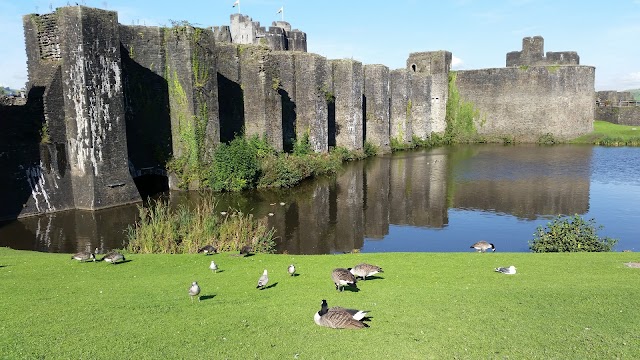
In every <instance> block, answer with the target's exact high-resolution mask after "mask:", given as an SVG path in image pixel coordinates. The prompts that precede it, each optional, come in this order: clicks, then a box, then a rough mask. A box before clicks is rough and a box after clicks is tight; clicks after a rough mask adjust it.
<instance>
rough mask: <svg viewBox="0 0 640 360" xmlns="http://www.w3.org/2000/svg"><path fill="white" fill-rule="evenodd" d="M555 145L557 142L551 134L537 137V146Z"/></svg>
mask: <svg viewBox="0 0 640 360" xmlns="http://www.w3.org/2000/svg"><path fill="white" fill-rule="evenodd" d="M557 143H558V140H556V139H555V138H554V137H553V134H551V133H546V134H544V135H540V137H538V145H553V144H557Z"/></svg>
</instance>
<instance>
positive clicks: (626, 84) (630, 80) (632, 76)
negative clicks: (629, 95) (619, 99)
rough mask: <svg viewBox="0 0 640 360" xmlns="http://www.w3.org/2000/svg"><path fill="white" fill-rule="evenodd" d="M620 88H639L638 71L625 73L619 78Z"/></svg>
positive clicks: (639, 73) (639, 75) (639, 78)
mask: <svg viewBox="0 0 640 360" xmlns="http://www.w3.org/2000/svg"><path fill="white" fill-rule="evenodd" d="M620 87H621V88H622V89H640V71H636V72H632V73H629V74H625V75H623V76H622V78H621V79H620Z"/></svg>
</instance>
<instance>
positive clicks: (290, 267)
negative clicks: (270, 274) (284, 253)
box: [287, 264, 296, 276]
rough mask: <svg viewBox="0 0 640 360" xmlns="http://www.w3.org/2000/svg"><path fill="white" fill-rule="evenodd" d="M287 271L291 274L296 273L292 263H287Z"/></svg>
mask: <svg viewBox="0 0 640 360" xmlns="http://www.w3.org/2000/svg"><path fill="white" fill-rule="evenodd" d="M287 272H288V273H289V275H291V276H293V275H294V274H295V273H296V267H295V265H293V264H291V265H289V267H288V268H287Z"/></svg>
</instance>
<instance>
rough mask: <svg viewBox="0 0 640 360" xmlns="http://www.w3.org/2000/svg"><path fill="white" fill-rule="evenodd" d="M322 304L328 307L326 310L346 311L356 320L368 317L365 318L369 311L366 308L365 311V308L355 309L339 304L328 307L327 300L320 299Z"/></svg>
mask: <svg viewBox="0 0 640 360" xmlns="http://www.w3.org/2000/svg"><path fill="white" fill-rule="evenodd" d="M322 306H323V307H326V308H327V309H329V310H328V311H346V312H348V313H349V314H350V315H351V317H353V318H354V319H356V320H362V319H368V318H367V313H368V312H369V311H368V310H367V311H365V310H357V309H346V308H343V307H341V306H334V307H332V308H330V307H329V305H327V300H322Z"/></svg>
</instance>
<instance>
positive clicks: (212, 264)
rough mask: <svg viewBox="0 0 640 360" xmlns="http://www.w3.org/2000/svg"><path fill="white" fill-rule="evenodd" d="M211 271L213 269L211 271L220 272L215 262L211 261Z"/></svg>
mask: <svg viewBox="0 0 640 360" xmlns="http://www.w3.org/2000/svg"><path fill="white" fill-rule="evenodd" d="M209 269H211V271H213V272H214V273H215V272H218V265H216V263H215V262H213V260H211V265H209Z"/></svg>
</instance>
